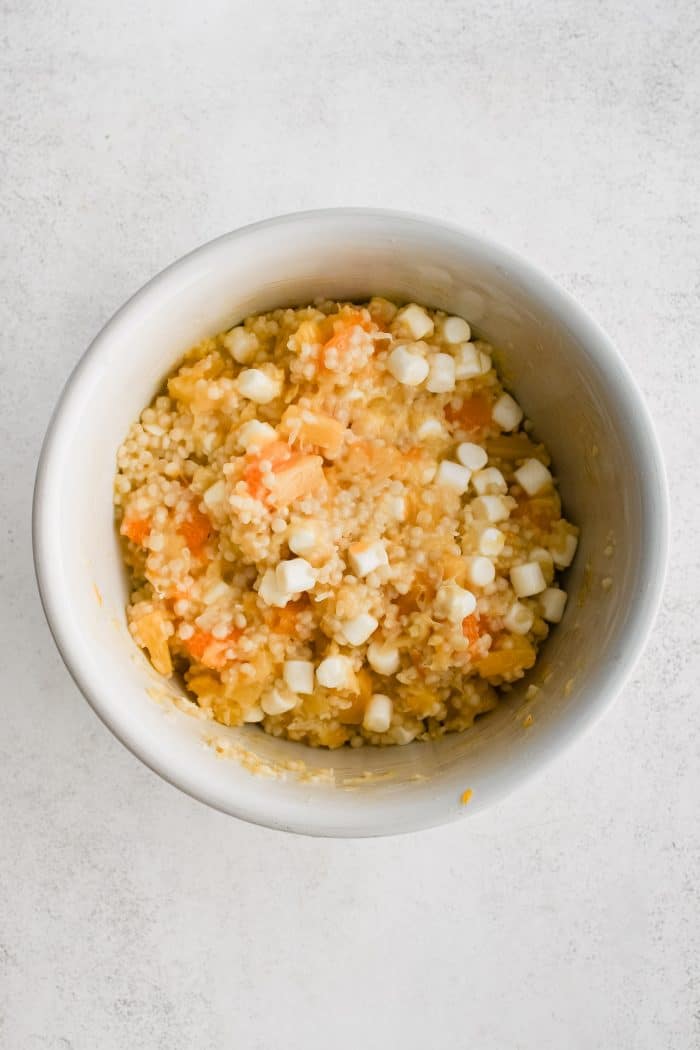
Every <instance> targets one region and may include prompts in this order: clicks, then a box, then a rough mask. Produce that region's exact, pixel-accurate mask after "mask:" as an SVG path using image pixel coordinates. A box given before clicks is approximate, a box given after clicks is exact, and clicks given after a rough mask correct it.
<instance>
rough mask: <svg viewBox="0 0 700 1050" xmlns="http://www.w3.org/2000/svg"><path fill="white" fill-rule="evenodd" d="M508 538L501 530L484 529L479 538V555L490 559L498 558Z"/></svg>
mask: <svg viewBox="0 0 700 1050" xmlns="http://www.w3.org/2000/svg"><path fill="white" fill-rule="evenodd" d="M505 542H506V538H505V536H504V535H503V533H502V532H501V530H500V529H493V528H491V527H489V528H486V529H484V531H483V532H482V533H481V535H480V536H479V553H480V554H486V555H487V556H488V557H489V558H495V557H497V556H498V555H499V554H500V553H501V551H502V550H503V548H504V546H505Z"/></svg>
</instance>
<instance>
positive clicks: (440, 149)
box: [0, 0, 700, 1050]
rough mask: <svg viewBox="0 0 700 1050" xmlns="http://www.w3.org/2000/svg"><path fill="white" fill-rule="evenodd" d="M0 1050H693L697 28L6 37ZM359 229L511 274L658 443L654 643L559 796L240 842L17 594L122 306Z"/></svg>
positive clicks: (204, 16) (97, 25) (527, 7)
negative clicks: (421, 220)
mask: <svg viewBox="0 0 700 1050" xmlns="http://www.w3.org/2000/svg"><path fill="white" fill-rule="evenodd" d="M1 10H2V14H3V16H4V17H3V19H2V21H3V36H4V37H5V38H6V39H4V40H3V62H2V97H3V106H2V112H1V113H0V121H1V127H0V134H1V138H0V142H1V145H2V149H3V152H4V181H5V184H4V187H3V201H4V203H5V204H6V205H8V207H7V208H6V210H4V211H3V213H2V224H3V230H2V232H3V242H2V243H3V254H4V258H3V266H2V284H3V290H2V296H1V308H2V316H1V319H0V332H1V333H2V374H1V376H0V429H1V433H2V438H1V440H0V476H1V480H2V490H1V491H2V497H1V498H0V505H1V512H2V519H3V521H2V523H1V525H0V527H1V529H2V537H3V543H2V548H1V550H0V558H1V566H0V567H1V570H2V588H3V595H2V600H1V602H0V619H1V628H2V629H1V634H0V637H1V638H2V666H3V673H2V678H1V679H0V681H1V682H2V711H3V718H2V731H1V733H0V751H1V754H0V798H1V799H2V802H1V803H0V805H1V813H2V827H1V828H0V1046H1V1047H2V1050H24V1048H29V1050H34V1048H36V1050H66V1048H72V1050H117V1048H125V1050H141V1048H144V1050H146V1048H147V1050H151V1048H161V1047H162V1048H165V1050H193V1048H200V1047H202V1048H210V1047H212V1048H219V1047H227V1048H228V1047H231V1048H234V1047H235V1048H236V1050H248V1048H250V1050H268V1048H274V1050H277V1048H278V1047H284V1048H290V1050H296V1048H304V1050H321V1048H323V1050H326V1048H333V1050H336V1048H337V1050H346V1048H347V1050H350V1048H353V1050H354V1048H355V1047H358V1046H361V1047H369V1048H374V1047H382V1048H397V1050H413V1048H416V1050H417V1048H424V1047H430V1048H433V1047H434V1048H439V1050H444V1048H460V1050H461V1048H463V1047H471V1046H474V1047H478V1048H479V1050H501V1048H507V1050H561V1048H566V1050H594V1048H601V1050H628V1048H629V1050H665V1048H673V1050H694V1048H697V1047H698V1045H700V1012H699V1011H700V987H699V983H700V919H699V914H700V890H699V886H700V818H699V812H700V774H699V770H698V766H699V753H700V747H699V740H700V709H699V704H700V701H699V700H698V675H699V671H700V667H699V666H698V638H697V633H696V624H697V622H698V614H697V602H698V595H699V591H700V587H699V583H700V579H699V573H698V535H697V527H698V516H697V510H698V481H697V478H698V448H699V446H700V430H699V428H698V423H697V413H698V410H699V409H700V397H699V396H698V395H699V393H700V390H699V384H698V342H699V337H700V306H699V295H700V281H699V276H698V258H699V249H700V192H699V189H698V176H699V172H700V148H699V141H700V121H699V118H698V113H699V110H700V90H699V89H700V13H699V11H698V6H697V4H696V2H695V0H657V2H651V0H640V2H637V3H636V4H632V3H629V2H627V0H620V2H618V3H604V2H602V0H586V2H581V0H568V2H561V3H555V2H549V0H540V2H537V3H530V4H520V3H518V2H517V0H490V2H488V3H481V4H474V3H458V2H455V0H441V2H440V3H433V2H431V0H407V2H404V3H394V2H391V0H353V3H351V4H346V5H340V4H335V3H333V2H332V0H306V2H304V0H276V2H269V0H258V2H257V3H252V2H251V3H241V2H225V0H220V2H215V0H199V2H198V3H196V4H195V3H185V2H182V0H181V2H178V0H157V2H150V3H149V2H144V0H120V2H119V3H108V2H106V0H99V2H95V0H80V2H72V3H69V2H65V0H63V2H54V3H50V4H49V3H45V2H43V0H4V2H3V3H2V5H1ZM334 204H370V205H392V206H395V207H399V208H406V209H415V210H418V211H421V212H425V213H429V214H431V213H432V214H434V215H437V216H442V217H448V218H451V219H455V220H457V221H459V222H462V223H464V224H466V225H470V226H473V227H475V228H477V229H480V230H483V231H486V232H488V233H490V234H492V235H494V236H495V237H497V238H499V239H501V240H503V241H505V242H507V243H510V244H511V245H512V246H514V247H516V248H518V249H520V250H521V251H522V252H524V253H526V254H527V255H529V256H530V257H531V258H532V259H533V260H534V261H535V262H537V263H538V264H540V265H541V266H542V267H544V268H545V269H547V270H549V271H550V272H551V273H552V274H553V275H554V276H555V277H556V278H557V279H558V280H559V281H560V282H561V283H562V284H563V285H564V286H565V287H566V288H568V289H569V290H570V291H572V292H574V293H575V294H576V295H577V296H578V297H579V298H580V299H581V301H582V302H583V303H584V304H585V306H587V307H588V308H589V309H590V310H591V311H592V312H593V313H594V314H595V315H596V316H597V317H598V318H599V320H600V321H601V322H602V323H603V325H604V326H605V327H606V328H607V329H608V330H609V332H610V333H611V335H612V336H613V338H614V339H616V340H617V342H618V344H619V346H620V348H621V350H622V352H623V354H624V355H625V357H626V358H627V360H628V362H629V363H630V365H631V367H632V369H633V371H634V372H635V374H636V376H637V378H638V380H639V382H640V384H641V386H642V388H643V390H644V393H645V395H646V397H647V399H648V401H649V403H650V405H651V409H652V411H653V413H654V416H655V418H656V420H657V423H658V427H659V432H660V436H661V439H662V442H663V445H664V449H665V453H666V457H667V463H668V468H669V475H670V481H671V490H672V501H673V512H674V523H673V537H674V546H673V555H672V561H671V570H670V577H669V582H668V588H667V594H666V599H665V603H664V607H663V611H662V613H661V616H660V619H659V621H658V625H657V628H656V631H655V634H654V640H653V642H652V644H651V646H650V647H649V649H648V651H647V653H646V656H645V657H644V659H643V661H642V662H641V664H640V665H639V667H638V669H637V672H636V674H635V676H634V679H633V681H632V682H631V684H630V685H629V687H628V688H627V689H626V691H625V693H624V695H623V696H622V697H621V698H620V700H619V702H618V703H617V705H616V706H615V707H614V709H613V710H612V712H611V713H610V714H609V716H608V717H607V718H606V719H605V720H604V721H603V723H602V724H600V725H599V726H598V727H597V728H596V729H595V730H594V731H593V732H592V733H591V734H589V736H588V737H586V738H585V739H584V740H583V741H582V742H581V743H580V744H579V745H578V746H577V747H576V748H575V749H574V750H573V751H572V752H570V753H569V754H568V756H567V758H566V759H565V760H564V761H562V762H559V763H558V764H557V765H555V766H554V767H553V768H551V769H549V770H548V771H547V772H546V773H545V774H544V775H543V776H542V777H540V779H539V780H537V781H536V782H535V783H533V784H531V785H529V786H527V787H526V788H524V789H523V790H521V791H520V793H519V794H518V795H517V796H515V797H513V798H511V799H510V800H509V801H508V802H507V803H505V804H503V805H502V806H501V807H500V808H498V809H496V810H493V811H491V812H490V813H488V814H486V815H484V816H482V817H479V818H477V819H475V820H473V821H469V822H467V823H465V824H463V825H462V826H453V827H450V828H447V829H445V830H437V831H433V832H428V833H423V834H420V835H414V836H407V837H403V838H399V839H394V840H391V839H389V840H385V841H375V842H342V841H341V842H335V841H312V840H305V839H301V838H293V837H285V836H283V835H280V834H274V833H272V832H266V831H263V830H259V829H256V828H254V827H247V826H245V825H243V824H240V823H237V822H235V821H234V820H232V819H230V818H227V817H224V816H222V815H221V814H218V813H214V812H210V811H208V810H207V809H205V808H204V807H203V806H201V805H198V804H196V803H195V802H193V801H191V800H189V799H188V798H185V797H184V796H182V795H180V794H178V793H177V792H176V791H175V790H174V789H172V788H170V787H168V786H167V785H166V784H165V783H162V782H161V781H160V780H158V779H157V778H156V777H155V776H154V775H152V774H151V773H150V772H148V771H147V770H146V769H145V768H142V767H141V766H140V765H139V764H138V763H137V761H136V760H135V759H133V758H132V757H131V756H130V755H129V754H127V752H126V751H125V750H123V749H122V748H121V746H120V745H119V744H117V743H116V741H114V740H113V739H112V738H111V736H110V735H109V733H108V732H107V731H106V730H105V729H104V728H103V727H102V726H101V724H99V723H98V721H97V719H96V718H95V717H94V715H92V713H91V712H90V710H89V708H88V706H87V705H86V704H85V703H84V701H83V700H82V699H81V697H80V696H79V694H78V692H77V690H76V689H75V687H74V686H73V685H72V683H71V681H70V680H69V678H68V675H67V673H66V672H65V671H64V669H63V667H62V665H61V662H60V660H59V657H58V655H57V653H56V651H55V649H54V647H53V644H52V642H51V640H50V637H49V634H48V630H47V628H46V626H45V624H44V621H43V617H42V613H41V610H40V608H39V603H38V600H37V597H36V594H35V588H34V581H33V576H32V570H31V560H30V537H29V511H30V500H31V487H32V476H33V471H34V466H35V461H36V457H37V454H38V451H39V447H40V442H41V438H42V434H43V431H44V428H45V426H46V423H47V421H48V417H49V413H50V411H51V408H52V405H53V403H54V401H55V399H56V397H57V394H58V391H59V388H60V386H61V384H62V383H63V381H64V379H65V378H66V376H67V374H68V372H69V370H70V368H71V367H72V366H73V364H74V363H75V362H76V361H77V359H78V357H79V356H80V354H81V353H82V352H83V350H84V348H85V346H86V345H87V343H88V342H89V341H90V339H91V338H92V336H93V335H94V334H95V333H96V332H97V330H98V329H99V328H100V327H101V325H102V324H103V323H104V322H105V321H106V320H107V318H108V317H109V316H110V315H111V313H112V312H113V311H114V310H115V309H116V308H117V307H118V306H119V305H120V304H121V302H122V301H123V300H124V299H125V298H126V297H127V296H128V295H129V294H130V293H131V292H132V291H134V290H135V289H136V288H138V287H139V286H140V285H141V284H142V283H143V282H144V281H145V280H146V279H147V278H149V277H150V276H151V275H152V274H153V273H154V272H156V271H157V270H159V269H160V268H161V267H163V266H164V265H165V264H167V263H168V262H170V261H171V260H173V259H174V258H176V257H177V256H179V255H181V254H182V253H184V252H185V251H187V250H188V249H190V248H192V247H193V246H195V245H197V244H199V243H200V242H202V241H205V240H207V239H209V238H211V237H213V236H215V235H216V234H218V233H221V232H223V231H226V230H228V229H231V228H234V227H236V226H239V225H240V224H242V223H245V222H248V221H250V220H254V219H258V218H262V217H265V216H269V215H272V214H275V213H279V212H283V211H289V210H293V209H296V208H307V207H313V206H320V205H334Z"/></svg>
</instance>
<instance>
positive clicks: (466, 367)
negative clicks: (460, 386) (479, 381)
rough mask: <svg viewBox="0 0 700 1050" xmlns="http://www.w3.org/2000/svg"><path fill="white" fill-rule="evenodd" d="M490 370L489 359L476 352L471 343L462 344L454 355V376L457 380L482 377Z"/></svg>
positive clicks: (478, 351) (486, 355)
mask: <svg viewBox="0 0 700 1050" xmlns="http://www.w3.org/2000/svg"><path fill="white" fill-rule="evenodd" d="M490 368H491V358H490V357H489V355H488V354H485V353H483V352H482V351H481V350H478V349H477V348H476V347H475V346H474V344H473V343H462V345H461V346H458V347H457V352H456V354H455V376H456V377H457V379H471V378H473V376H483V375H486V373H487V372H488V371H489V370H490Z"/></svg>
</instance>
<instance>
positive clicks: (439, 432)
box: [416, 388, 449, 441]
mask: <svg viewBox="0 0 700 1050" xmlns="http://www.w3.org/2000/svg"><path fill="white" fill-rule="evenodd" d="M428 389H430V388H428ZM416 437H417V438H418V440H419V441H430V439H431V438H447V437H449V432H448V431H447V430H446V429H445V427H444V426H443V425H442V423H441V422H440V420H439V419H424V420H423V422H422V423H421V424H420V425H419V427H418V429H417V430H416Z"/></svg>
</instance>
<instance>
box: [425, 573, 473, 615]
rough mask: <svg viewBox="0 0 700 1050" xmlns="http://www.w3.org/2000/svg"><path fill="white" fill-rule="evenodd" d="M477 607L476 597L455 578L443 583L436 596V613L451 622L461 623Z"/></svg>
mask: <svg viewBox="0 0 700 1050" xmlns="http://www.w3.org/2000/svg"><path fill="white" fill-rule="evenodd" d="M475 609H476V598H475V597H474V595H473V594H472V592H471V591H466V590H464V588H463V587H460V586H459V585H458V584H456V583H455V582H454V581H453V580H449V581H448V582H447V583H443V584H442V586H441V587H440V589H439V590H438V592H437V595H436V596H435V615H436V616H437V617H438V618H439V619H442V620H449V621H450V623H461V622H462V620H463V619H464V618H465V616H470V615H471V614H472V613H473V612H474V610H475Z"/></svg>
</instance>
